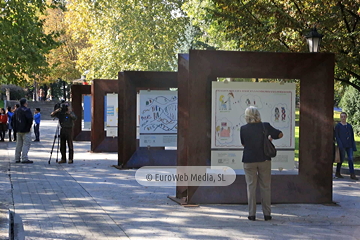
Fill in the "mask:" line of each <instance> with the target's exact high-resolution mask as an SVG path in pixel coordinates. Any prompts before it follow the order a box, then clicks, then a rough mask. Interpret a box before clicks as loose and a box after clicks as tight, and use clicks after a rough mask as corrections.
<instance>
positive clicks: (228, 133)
mask: <svg viewBox="0 0 360 240" xmlns="http://www.w3.org/2000/svg"><path fill="white" fill-rule="evenodd" d="M215 131H216V136H217V138H216V140H217V141H219V142H220V143H231V142H232V141H233V131H234V128H233V126H232V123H231V122H230V121H229V120H228V119H226V118H222V119H221V120H219V121H217V122H216V128H215Z"/></svg>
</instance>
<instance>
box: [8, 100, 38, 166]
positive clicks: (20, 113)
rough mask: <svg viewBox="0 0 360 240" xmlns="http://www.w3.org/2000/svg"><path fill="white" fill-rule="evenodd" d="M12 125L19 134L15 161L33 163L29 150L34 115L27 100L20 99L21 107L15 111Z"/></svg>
mask: <svg viewBox="0 0 360 240" xmlns="http://www.w3.org/2000/svg"><path fill="white" fill-rule="evenodd" d="M11 122H12V127H13V129H14V131H16V134H17V137H16V139H17V141H16V149H15V162H16V163H20V162H21V163H33V161H30V160H29V158H28V152H29V149H30V145H31V132H30V130H31V126H32V122H33V115H32V113H31V110H30V108H28V107H27V100H26V99H25V98H22V99H20V107H19V108H18V109H16V111H15V112H14V116H13V119H12V121H11Z"/></svg>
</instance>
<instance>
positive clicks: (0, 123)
mask: <svg viewBox="0 0 360 240" xmlns="http://www.w3.org/2000/svg"><path fill="white" fill-rule="evenodd" d="M7 121H8V117H7V114H6V113H5V108H0V142H4V141H5V140H4V139H5V133H6V130H7Z"/></svg>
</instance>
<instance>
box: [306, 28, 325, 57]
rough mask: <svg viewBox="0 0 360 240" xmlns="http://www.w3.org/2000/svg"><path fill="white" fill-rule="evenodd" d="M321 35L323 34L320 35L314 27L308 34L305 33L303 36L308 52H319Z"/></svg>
mask: <svg viewBox="0 0 360 240" xmlns="http://www.w3.org/2000/svg"><path fill="white" fill-rule="evenodd" d="M323 36H324V35H322V34H320V33H318V32H317V31H316V28H315V27H314V28H313V29H312V30H311V32H310V33H309V34H307V35H306V36H305V37H306V42H307V44H308V46H309V51H310V52H319V51H320V43H321V39H322V38H323Z"/></svg>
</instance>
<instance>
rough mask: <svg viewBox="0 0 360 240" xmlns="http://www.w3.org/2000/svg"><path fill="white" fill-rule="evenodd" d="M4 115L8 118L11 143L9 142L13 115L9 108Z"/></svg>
mask: <svg viewBox="0 0 360 240" xmlns="http://www.w3.org/2000/svg"><path fill="white" fill-rule="evenodd" d="M6 114H7V117H8V130H9V142H11V141H12V140H11V139H12V138H11V131H12V126H11V120H12V117H13V115H14V113H13V111H12V109H11V107H8V108H7V113H6Z"/></svg>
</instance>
